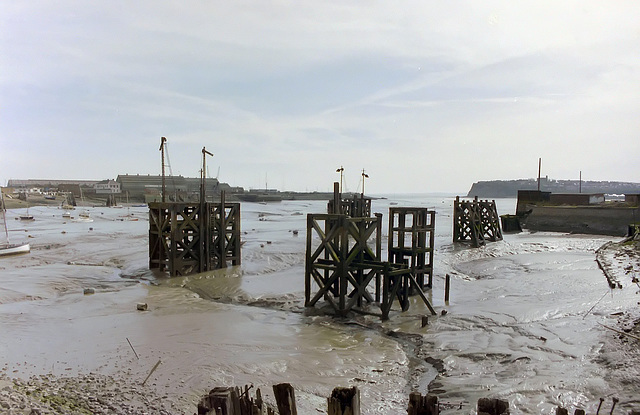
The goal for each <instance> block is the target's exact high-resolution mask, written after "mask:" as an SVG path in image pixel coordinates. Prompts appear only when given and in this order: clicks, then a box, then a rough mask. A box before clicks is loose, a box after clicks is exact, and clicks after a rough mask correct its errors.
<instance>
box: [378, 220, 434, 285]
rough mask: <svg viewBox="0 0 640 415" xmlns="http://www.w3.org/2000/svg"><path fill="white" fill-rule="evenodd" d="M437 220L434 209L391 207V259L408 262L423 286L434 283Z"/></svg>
mask: <svg viewBox="0 0 640 415" xmlns="http://www.w3.org/2000/svg"><path fill="white" fill-rule="evenodd" d="M435 223H436V212H435V211H433V210H428V209H426V208H412V207H392V208H389V245H388V255H389V262H390V263H392V264H405V265H407V266H408V267H409V269H410V270H411V273H412V274H413V275H414V276H415V279H416V281H417V283H418V284H419V285H420V286H421V287H423V288H424V287H428V288H431V287H432V285H433V246H434V237H435ZM425 277H426V282H425Z"/></svg>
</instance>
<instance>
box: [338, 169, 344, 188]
mask: <svg viewBox="0 0 640 415" xmlns="http://www.w3.org/2000/svg"><path fill="white" fill-rule="evenodd" d="M336 172H339V173H340V193H342V172H344V167H342V166H340V168H339V169H338V170H336Z"/></svg>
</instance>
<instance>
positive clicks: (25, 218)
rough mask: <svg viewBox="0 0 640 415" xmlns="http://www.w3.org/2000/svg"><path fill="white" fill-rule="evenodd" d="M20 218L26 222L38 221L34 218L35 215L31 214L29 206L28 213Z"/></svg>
mask: <svg viewBox="0 0 640 415" xmlns="http://www.w3.org/2000/svg"><path fill="white" fill-rule="evenodd" d="M19 218H20V220H26V221H30V220H36V219H35V218H34V217H33V215H30V214H29V205H27V213H25V214H24V215H20V216H19Z"/></svg>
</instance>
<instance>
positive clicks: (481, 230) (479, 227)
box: [453, 196, 502, 248]
mask: <svg viewBox="0 0 640 415" xmlns="http://www.w3.org/2000/svg"><path fill="white" fill-rule="evenodd" d="M500 240H502V230H501V228H500V220H499V217H498V211H497V209H496V203H495V201H489V200H478V198H477V197H476V198H474V200H473V201H469V200H460V197H459V196H456V200H455V201H454V204H453V242H465V241H470V242H471V244H472V245H473V246H474V247H476V248H477V247H479V246H482V245H484V244H485V243H486V242H487V241H491V242H495V241H500Z"/></svg>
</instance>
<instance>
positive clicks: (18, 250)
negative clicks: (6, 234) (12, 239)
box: [0, 243, 31, 256]
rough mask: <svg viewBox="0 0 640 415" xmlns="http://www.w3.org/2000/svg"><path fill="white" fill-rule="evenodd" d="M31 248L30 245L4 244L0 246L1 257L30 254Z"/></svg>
mask: <svg viewBox="0 0 640 415" xmlns="http://www.w3.org/2000/svg"><path fill="white" fill-rule="evenodd" d="M30 251H31V247H30V246H29V244H28V243H24V244H2V245H0V256H5V255H17V254H28V253H29V252H30Z"/></svg>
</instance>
